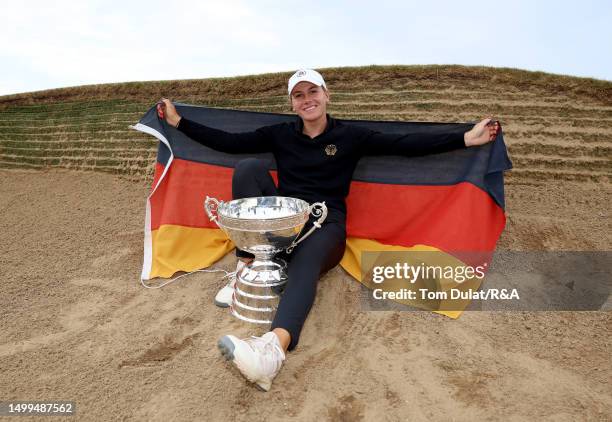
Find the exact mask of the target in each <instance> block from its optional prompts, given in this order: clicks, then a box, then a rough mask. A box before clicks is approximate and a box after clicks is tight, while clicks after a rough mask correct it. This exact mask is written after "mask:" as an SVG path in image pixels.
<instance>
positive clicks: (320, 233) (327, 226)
mask: <svg viewBox="0 0 612 422" xmlns="http://www.w3.org/2000/svg"><path fill="white" fill-rule="evenodd" d="M287 89H288V93H289V99H290V101H291V107H292V109H293V111H294V112H295V113H296V114H297V116H298V117H297V119H296V121H295V122H293V123H281V124H277V125H273V126H266V127H262V128H259V129H257V130H256V131H254V132H247V133H239V134H231V133H227V132H224V131H220V130H217V129H213V128H209V127H206V126H203V125H201V124H198V123H196V122H193V121H190V120H188V119H186V118H182V117H181V116H179V114H178V113H177V111H176V109H175V107H174V106H173V105H172V103H171V102H170V101H169V100H167V99H162V101H161V102H160V104H159V105H158V113H159V115H160V117H161V118H165V120H166V122H167V123H168V124H170V125H172V126H174V127H176V128H177V129H178V130H180V131H181V132H183V133H184V134H185V135H187V136H189V137H190V138H192V139H193V140H195V141H197V142H199V143H201V144H203V145H206V146H207V147H210V148H213V149H216V150H219V151H223V152H228V153H260V152H272V153H273V154H274V157H275V159H276V163H277V169H278V188H277V187H276V186H275V184H274V182H273V180H272V178H271V176H270V174H269V173H268V171H267V167H266V165H265V163H264V162H262V161H260V160H257V159H253V158H251V159H247V160H243V161H241V162H239V163H238V164H237V165H236V168H235V171H234V175H233V180H232V196H233V198H234V199H237V198H245V197H254V196H268V195H282V196H290V197H296V198H300V199H303V200H305V201H307V202H309V203H313V202H322V201H325V203H326V205H327V207H328V216H327V219H326V220H325V222H324V223H323V225H322V227H321V228H320V229H317V230H315V231H314V232H313V234H312V235H311V236H309V237H308V238H307V239H306V240H304V241H303V242H302V243H300V244H299V245H298V246H297V247H296V248H295V249H294V251H293V252H292V254H291V255H289V256H288V260H289V262H288V271H287V273H288V282H287V284H286V286H285V290H284V292H283V294H282V296H281V300H280V302H279V306H278V309H277V312H276V315H275V318H274V321H273V322H272V326H271V331H269V332H267V333H266V334H264V335H263V336H262V337H251V338H250V339H245V340H241V339H238V338H236V337H234V336H232V335H226V336H224V337H222V338H221V339H220V340H219V343H218V346H219V348H220V350H221V352H222V353H223V355H224V356H225V357H226V358H227V359H228V360H231V361H232V363H233V364H234V365H235V366H236V367H237V368H238V369H239V370H240V372H241V373H242V374H243V375H244V376H245V378H247V379H248V380H249V381H251V382H254V383H255V384H256V385H257V386H258V387H259V388H260V389H263V390H265V391H268V390H269V389H270V387H271V384H272V380H273V379H274V377H275V376H276V374H277V373H278V371H279V370H280V368H281V366H282V363H283V361H284V360H285V356H286V355H285V353H286V352H287V351H288V350H292V349H293V348H295V346H296V345H297V343H298V340H299V335H300V332H301V329H302V326H303V324H304V321H305V320H306V317H307V315H308V313H309V311H310V308H311V306H312V304H313V302H314V298H315V294H316V288H317V281H318V279H319V277H320V276H321V275H322V274H324V273H325V272H326V271H328V270H329V269H331V268H333V267H334V266H336V265H337V264H338V263H339V262H340V259H341V258H342V256H343V254H344V248H345V241H346V229H345V227H346V204H345V198H346V196H347V195H348V192H349V186H350V182H351V178H352V174H353V171H354V169H355V166H356V165H357V162H358V161H359V159H360V158H361V157H362V156H364V155H405V156H417V155H426V154H434V153H440V152H445V151H450V150H453V149H458V148H465V147H469V146H473V145H482V144H485V143H487V142H489V141H491V140H493V139H495V137H496V136H497V131H498V129H499V126H498V125H497V123H495V124H492V125H489V122H490V121H491V120H490V119H484V120H482V121H481V122H479V123H478V124H477V125H475V126H474V127H473V128H472V129H471V130H470V131H468V132H459V131H456V132H449V133H444V134H435V135H419V136H414V135H405V136H401V135H390V134H382V133H379V132H374V131H371V130H369V129H365V128H361V127H357V126H353V125H346V124H343V123H342V122H339V121H337V120H335V119H334V118H332V117H331V116H329V115H328V114H327V104H328V103H329V101H330V94H329V91H328V90H327V86H326V85H325V81H324V80H323V77H322V76H321V74H319V73H318V72H316V71H315V70H312V69H302V70H298V71H297V72H296V73H295V74H294V75H293V76H291V78H290V79H289V82H288V87H287ZM237 255H238V256H239V257H240V258H241V260H248V259H249V258H250V257H252V255H251V256H249V254H246V253H244V252H242V251H237ZM241 265H243V264H241V263H240V262H239V263H238V265H237V268H238V269H240V268H241ZM232 291H233V285H232V284H231V283H230V285H228V286H226V287H224V288H223V289H222V290H221V291H220V292H219V294H218V295H217V297H216V300H215V302H216V303H217V304H218V305H219V306H223V305H225V306H227V304H228V302H229V301H230V300H231V293H232Z"/></svg>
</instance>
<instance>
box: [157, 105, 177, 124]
mask: <svg viewBox="0 0 612 422" xmlns="http://www.w3.org/2000/svg"><path fill="white" fill-rule="evenodd" d="M157 115H158V116H159V118H160V119H165V120H166V122H167V123H168V124H169V125H170V126H174V127H177V126H178V124H179V122H180V121H181V116H180V115H179V114H178V113H177V112H176V107H174V104H172V101H170V100H169V99H167V98H162V99H161V100H160V101H159V102H158V103H157Z"/></svg>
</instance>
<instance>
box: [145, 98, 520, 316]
mask: <svg viewBox="0 0 612 422" xmlns="http://www.w3.org/2000/svg"><path fill="white" fill-rule="evenodd" d="M175 105H176V107H177V110H178V112H179V113H180V114H181V115H182V116H185V117H187V118H189V119H191V120H193V121H196V122H198V123H201V124H204V125H207V126H210V127H213V128H216V129H221V130H225V131H228V132H246V131H252V130H255V129H257V128H259V127H262V126H266V125H272V124H277V123H282V122H289V121H294V120H295V119H296V118H297V117H296V116H294V115H284V114H274V113H255V112H245V111H236V110H227V109H216V108H208V107H198V106H192V105H186V104H175ZM342 122H343V123H345V124H351V125H359V126H364V127H367V128H370V129H373V130H377V131H379V132H383V133H397V134H409V133H424V132H425V133H426V132H445V131H449V130H453V129H454V130H456V129H457V128H459V127H461V128H464V129H465V130H466V131H467V130H469V129H470V128H471V127H472V126H473V124H471V123H461V124H448V123H421V122H419V123H415V122H386V121H364V120H342ZM133 128H134V129H136V130H139V131H141V132H144V133H148V134H150V135H152V136H154V137H155V138H157V139H158V140H159V141H160V142H159V150H158V154H157V162H156V167H155V176H154V180H153V187H152V191H151V194H150V195H149V197H148V198H147V202H146V215H145V236H144V262H143V268H142V274H141V278H142V279H143V280H149V279H152V278H155V277H163V278H167V277H171V276H172V275H173V274H174V273H176V272H178V271H194V270H196V269H201V268H205V267H208V266H210V265H212V264H213V263H215V262H216V261H218V260H219V259H221V258H222V257H223V256H224V255H225V254H227V253H228V252H230V251H231V250H232V249H233V247H234V246H233V244H232V242H231V241H230V240H229V239H228V238H227V237H226V236H225V234H224V233H223V232H222V231H221V230H219V229H218V228H217V227H216V225H215V224H214V223H212V222H210V221H209V219H208V217H207V216H206V213H205V212H204V208H203V203H204V200H205V198H206V196H211V197H215V198H217V199H220V200H225V201H228V200H231V197H232V195H231V180H232V173H233V168H234V166H235V164H236V163H237V162H238V161H239V160H241V159H244V158H246V157H250V156H257V157H260V158H268V159H269V160H270V163H271V164H270V171H271V174H272V176H273V178H275V180H276V170H275V169H276V166H275V163H274V159H273V157H272V155H271V154H270V155H266V154H264V155H235V154H226V153H222V152H218V151H215V150H212V149H210V148H207V147H204V146H202V145H200V144H198V143H197V142H195V141H193V140H191V139H189V138H188V137H186V136H185V135H184V134H183V133H181V132H179V131H178V130H176V129H174V128H173V127H171V126H169V125H167V124H166V123H165V122H164V121H162V120H160V119H159V118H158V117H157V112H156V109H155V107H152V108H151V109H150V110H149V111H148V112H147V113H146V114H145V115H144V116H143V117H142V118H141V119H140V121H139V123H138V124H136V125H135V126H133ZM511 166H512V165H511V162H510V160H509V158H508V155H507V151H506V147H505V144H504V141H503V134H502V131H501V130H500V131H499V134H498V136H497V139H495V141H494V142H491V143H489V144H487V145H484V146H481V147H472V148H466V149H462V150H456V151H451V152H447V153H442V154H436V155H429V156H424V157H410V158H406V157H398V156H385V157H364V158H362V159H361V160H360V162H359V164H358V166H357V169H356V170H355V173H354V175H353V181H352V183H351V188H350V194H349V196H348V198H347V209H348V215H347V234H348V239H347V249H346V253H345V255H344V258H343V259H342V262H341V265H342V267H343V268H344V269H345V270H346V271H347V272H348V273H349V274H351V275H352V276H353V277H355V278H356V279H357V280H359V281H360V282H362V283H363V284H364V285H366V286H368V287H372V285H371V283H369V282H368V281H367V280H365V279H364V277H363V273H364V272H367V271H368V269H367V268H362V262H361V257H362V253H363V252H364V251H378V252H383V251H437V252H440V254H441V256H445V257H446V258H445V260H448V261H449V262H451V261H453V262H455V261H458V262H466V259H465V256H466V255H465V253H466V252H470V253H472V252H476V253H479V254H481V255H480V256H482V254H483V253H484V254H485V256H490V254H491V253H492V252H493V251H494V249H495V245H496V243H497V240H498V238H499V236H500V235H501V232H502V231H503V229H504V226H505V223H506V218H505V214H504V183H503V173H504V171H505V170H508V169H510V168H511ZM478 285H479V284H478ZM478 285H476V286H475V287H476V288H477V287H478ZM399 302H402V301H401V300H400V301H399ZM402 303H408V304H411V305H414V306H421V307H422V304H419V303H414V302H411V301H406V302H402ZM466 305H467V303H466ZM437 310H440V309H437ZM443 313H445V314H447V315H449V316H452V317H456V316H458V315H459V313H460V312H458V311H457V309H453V310H451V311H448V312H443Z"/></svg>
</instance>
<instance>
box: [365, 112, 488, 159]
mask: <svg viewBox="0 0 612 422" xmlns="http://www.w3.org/2000/svg"><path fill="white" fill-rule="evenodd" d="M490 123H491V124H490ZM498 130H499V123H498V122H493V123H492V121H491V119H484V120H482V121H480V122H479V123H478V124H476V125H474V127H473V128H472V129H471V130H469V131H467V132H466V131H465V129H461V128H458V129H456V130H453V131H448V130H447V131H444V132H437V133H436V132H431V131H427V132H423V133H411V134H409V135H396V134H384V133H380V132H374V131H372V132H370V133H368V134H367V135H366V137H365V139H364V143H363V151H364V154H365V155H404V156H420V155H428V154H439V153H441V152H447V151H452V150H455V149H461V148H466V147H470V146H475V145H483V144H486V143H487V142H490V141H492V140H494V139H495V137H496V136H497V132H498Z"/></svg>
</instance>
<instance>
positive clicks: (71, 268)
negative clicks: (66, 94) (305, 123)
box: [0, 170, 612, 421]
mask: <svg viewBox="0 0 612 422" xmlns="http://www.w3.org/2000/svg"><path fill="white" fill-rule="evenodd" d="M148 190H149V189H148V186H147V183H145V182H134V181H129V180H126V179H122V178H119V177H117V176H112V175H107V174H100V173H87V172H76V171H62V170H49V171H32V172H28V171H21V170H19V171H8V170H3V171H0V212H1V215H2V216H1V218H0V229H1V231H0V233H1V236H0V252H1V254H0V272H1V279H0V280H1V285H0V286H1V287H0V312H1V315H0V327H1V333H2V337H1V339H0V367H1V368H2V372H1V375H0V393H1V394H0V400H17V399H18V400H52V399H55V400H73V401H75V402H76V404H77V414H78V420H153V421H157V420H159V421H167V420H202V421H216V420H224V421H227V420H239V421H242V420H244V421H259V420H287V419H289V420H296V421H310V420H334V421H338V420H340V421H358V420H367V421H379V420H388V421H400V420H401V421H405V420H436V421H448V420H458V421H473V420H483V419H487V420H555V421H576V420H610V419H611V415H612V386H611V385H610V379H612V364H611V361H612V360H611V356H610V350H611V349H610V346H611V341H610V338H611V336H610V334H611V331H612V314H611V313H610V312H467V313H465V314H464V315H462V316H461V318H459V319H458V320H451V319H449V318H446V317H443V316H440V315H436V314H433V313H429V312H363V311H362V310H361V308H360V304H359V302H358V300H357V293H358V291H359V284H358V283H357V282H356V281H354V280H353V279H351V278H350V277H349V276H348V275H347V274H346V273H344V271H343V270H342V269H340V268H336V269H334V270H332V271H331V272H330V273H328V274H327V275H326V276H325V277H324V278H323V279H322V280H321V282H320V284H319V290H318V296H317V299H316V303H315V305H314V307H313V309H312V312H311V314H310V317H309V319H308V321H307V323H306V326H305V328H304V331H303V335H302V338H301V342H300V344H299V346H298V348H297V349H296V350H295V351H294V352H291V353H289V355H288V359H287V361H286V365H285V366H284V368H283V369H282V371H281V373H280V374H279V376H278V377H277V378H276V380H275V382H274V384H273V387H272V390H271V391H270V392H268V393H263V392H260V391H258V390H256V389H255V388H253V387H252V386H251V385H249V384H247V383H246V382H245V381H244V379H243V378H242V377H241V376H240V375H239V374H238V373H237V372H236V371H235V370H234V369H233V368H231V366H230V365H229V364H228V363H227V362H226V361H224V360H223V359H222V358H221V356H220V354H219V352H218V351H217V349H216V340H217V339H218V337H220V336H221V335H223V334H226V333H230V332H232V333H236V334H238V335H247V334H249V330H248V329H247V328H245V327H243V326H241V324H240V323H238V322H237V321H235V320H234V319H232V318H231V317H230V316H229V314H228V312H227V311H226V310H222V309H220V308H217V307H215V306H214V305H213V297H214V295H215V293H216V291H217V290H218V288H219V287H220V286H221V285H222V282H221V281H220V280H219V278H220V277H219V275H218V274H204V273H199V274H195V275H192V276H189V277H186V278H183V279H181V280H180V281H177V282H176V283H175V284H172V285H169V286H167V287H165V288H163V289H160V290H146V289H144V288H143V287H142V286H141V285H140V284H139V280H138V278H139V274H140V267H141V263H142V261H141V260H142V240H143V231H142V227H143V220H144V203H145V202H144V201H145V197H146V195H147V193H148ZM611 193H612V190H611V189H610V185H607V184H595V183H575V184H572V183H570V182H564V183H563V184H554V183H548V184H547V185H546V186H544V185H539V184H533V185H531V184H510V185H508V186H507V201H508V226H507V229H506V232H505V233H504V234H503V236H502V238H501V240H500V244H499V248H501V249H508V250H610V249H611V247H610V246H611V242H610V215H609V202H610V197H611V195H610V194H611ZM232 265H233V261H232V259H231V257H226V258H225V259H224V260H223V261H222V262H220V263H219V266H220V267H223V268H226V269H230V268H231V266H232ZM69 420H74V419H69Z"/></svg>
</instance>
